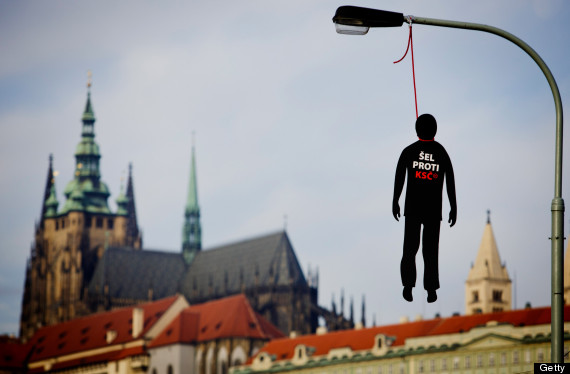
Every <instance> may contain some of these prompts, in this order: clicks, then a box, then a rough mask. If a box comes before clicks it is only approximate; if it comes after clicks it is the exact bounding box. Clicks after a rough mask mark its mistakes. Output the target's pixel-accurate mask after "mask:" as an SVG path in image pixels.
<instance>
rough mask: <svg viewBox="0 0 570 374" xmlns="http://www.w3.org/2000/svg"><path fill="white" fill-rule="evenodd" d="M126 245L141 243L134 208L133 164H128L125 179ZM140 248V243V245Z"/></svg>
mask: <svg viewBox="0 0 570 374" xmlns="http://www.w3.org/2000/svg"><path fill="white" fill-rule="evenodd" d="M126 197H127V199H128V203H127V217H128V221H127V243H129V245H134V243H137V242H139V241H141V240H142V239H141V238H140V232H139V226H138V224H137V209H136V206H135V188H134V184H133V164H132V163H129V177H128V179H127V196H126ZM140 246H142V242H141V243H140Z"/></svg>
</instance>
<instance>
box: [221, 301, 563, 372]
mask: <svg viewBox="0 0 570 374" xmlns="http://www.w3.org/2000/svg"><path fill="white" fill-rule="evenodd" d="M564 316H565V317H564V321H565V322H564V330H565V332H566V334H565V346H566V350H568V345H569V343H570V335H569V334H568V331H569V330H570V307H568V306H567V307H565V310H564ZM550 354H551V352H550V308H549V307H546V308H535V309H523V310H515V311H508V312H497V313H487V314H474V315H469V316H453V317H448V318H435V319H432V320H420V321H414V322H406V323H401V324H397V325H388V326H380V327H372V328H364V329H359V330H346V331H337V332H326V331H323V332H322V333H321V334H315V335H308V336H303V337H298V338H294V339H290V338H285V339H276V340H273V341H271V342H269V343H268V344H266V345H265V346H264V347H263V349H262V350H261V351H260V352H259V353H258V354H257V355H256V356H255V357H254V358H253V359H252V360H250V361H249V362H248V364H246V365H242V366H241V367H236V368H234V369H232V371H231V373H232V374H254V373H255V374H260V373H282V372H287V373H299V374H301V373H302V374H428V373H457V374H516V373H525V372H532V371H533V369H534V367H533V364H534V363H535V362H550ZM566 360H568V357H566Z"/></svg>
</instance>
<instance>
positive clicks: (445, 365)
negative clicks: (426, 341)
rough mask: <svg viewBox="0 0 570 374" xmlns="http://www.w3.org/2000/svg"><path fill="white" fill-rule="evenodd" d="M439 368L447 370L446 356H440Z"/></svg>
mask: <svg viewBox="0 0 570 374" xmlns="http://www.w3.org/2000/svg"><path fill="white" fill-rule="evenodd" d="M441 370H442V371H446V370H447V358H442V359H441Z"/></svg>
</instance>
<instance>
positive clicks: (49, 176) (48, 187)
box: [40, 154, 57, 221]
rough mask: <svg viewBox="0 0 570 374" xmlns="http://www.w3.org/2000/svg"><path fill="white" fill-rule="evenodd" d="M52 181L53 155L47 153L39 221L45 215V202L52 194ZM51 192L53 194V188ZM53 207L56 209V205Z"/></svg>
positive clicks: (53, 181)
mask: <svg viewBox="0 0 570 374" xmlns="http://www.w3.org/2000/svg"><path fill="white" fill-rule="evenodd" d="M54 183H55V180H54V175H53V155H52V154H50V155H49V168H48V173H47V180H46V188H45V190H44V198H43V201H42V213H41V215H40V221H41V220H43V218H44V217H45V215H46V211H47V209H48V207H47V205H46V204H47V201H48V200H49V199H50V197H51V195H52V187H53V185H54ZM53 194H55V189H53ZM56 202H57V199H56ZM55 209H56V210H57V205H56V208H55Z"/></svg>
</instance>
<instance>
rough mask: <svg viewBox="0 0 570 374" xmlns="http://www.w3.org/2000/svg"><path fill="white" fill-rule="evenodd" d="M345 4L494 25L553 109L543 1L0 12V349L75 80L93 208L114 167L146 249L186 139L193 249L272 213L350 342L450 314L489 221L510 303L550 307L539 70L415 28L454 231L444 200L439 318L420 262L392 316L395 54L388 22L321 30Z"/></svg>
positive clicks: (283, 1)
mask: <svg viewBox="0 0 570 374" xmlns="http://www.w3.org/2000/svg"><path fill="white" fill-rule="evenodd" d="M346 4H351V5H360V6H366V7H373V8H379V9H386V10H392V11H399V12H402V13H404V14H412V15H415V16H422V17H430V18H442V19H451V20H459V21H468V22H476V23H483V24H489V25H493V26H496V27H499V28H502V29H504V30H507V31H509V32H511V33H513V34H514V35H516V36H518V37H520V38H521V39H523V40H524V41H526V42H527V43H528V44H529V45H530V46H531V47H533V48H534V49H535V50H536V51H537V52H538V53H539V54H540V55H541V57H542V58H543V59H544V61H545V62H546V63H547V64H548V66H549V67H550V69H551V71H552V73H553V74H554V77H555V78H556V80H557V83H558V86H559V89H560V93H561V95H562V99H563V103H564V104H566V107H568V105H567V104H568V103H569V102H568V97H569V96H570V68H569V61H570V58H569V57H570V56H569V55H570V50H569V49H568V40H570V28H569V27H568V26H567V19H568V17H570V5H569V4H568V3H566V2H564V1H562V0H548V1H538V0H536V1H530V0H523V1H521V0H511V1H501V2H497V1H494V0H482V1H477V2H473V1H430V2H426V1H420V0H417V1H408V0H405V1H399V2H389V1H381V0H377V1H368V0H359V1H357V2H353V3H345V2H344V1H342V2H341V1H337V0H333V1H331V0H311V1H306V0H272V1H266V0H264V1H261V0H257V1H255V0H242V1H228V0H226V1H218V0H213V1H192V0H188V1H161V2H156V1H146V0H137V1H134V0H125V1H120V2H116V1H107V0H103V1H91V2H87V1H83V2H77V1H58V0H51V1H49V2H31V1H0V51H1V54H2V57H1V58H0V175H1V177H0V186H1V189H0V190H1V191H2V193H1V194H0V209H1V211H2V214H1V217H2V218H1V220H2V224H1V225H0V257H1V261H0V333H14V334H17V333H18V322H19V317H20V308H21V300H22V292H23V284H24V275H25V264H26V259H27V258H29V256H30V247H31V245H32V244H33V235H34V224H35V222H37V221H38V220H39V215H40V210H41V204H42V195H43V191H44V188H45V181H46V174H47V170H48V157H49V154H50V153H52V154H53V156H54V168H55V169H56V170H57V171H58V172H59V175H58V176H57V178H56V190H57V193H58V199H59V202H60V207H61V206H62V205H63V203H64V197H63V190H64V188H65V186H66V185H67V183H68V182H69V181H70V180H71V179H72V174H73V170H74V165H75V159H74V151H75V147H76V145H77V144H78V143H79V140H80V134H81V114H82V112H83V109H84V106H85V101H86V93H87V90H86V81H87V71H88V70H91V71H92V73H93V86H92V94H91V97H92V103H93V108H94V111H95V116H96V118H97V122H96V123H95V133H96V138H95V140H96V142H97V143H98V144H99V146H100V150H101V153H102V159H101V164H100V170H101V173H102V180H103V181H104V182H106V183H107V185H108V186H109V188H110V190H111V197H110V199H109V205H110V207H111V209H112V210H113V211H115V210H116V203H115V199H116V198H117V195H118V193H119V191H120V186H121V178H122V177H124V176H125V173H126V171H127V168H128V164H129V163H130V162H132V163H133V177H134V187H135V197H136V206H137V213H138V222H139V225H140V227H141V229H142V230H143V240H144V247H145V248H146V249H154V250H164V251H171V252H176V251H179V250H180V248H181V232H182V223H183V213H184V206H185V202H186V195H187V188H188V180H189V168H190V155H191V145H192V132H195V134H196V140H195V144H196V160H197V177H198V194H199V203H200V207H201V214H202V230H203V244H204V247H205V248H206V249H207V248H208V247H213V246H217V245H219V244H226V243H230V242H233V241H238V240H242V239H246V238H251V237H256V236H260V235H264V234H267V233H271V232H275V231H277V230H282V229H283V228H284V225H285V219H284V216H285V215H286V216H287V219H286V228H287V232H288V234H289V237H290V239H291V242H292V244H293V247H294V248H295V251H296V253H297V256H298V259H299V261H300V263H301V265H302V267H303V269H304V270H305V273H306V272H307V269H308V267H309V266H310V267H311V268H313V269H315V268H317V267H318V269H319V274H320V284H319V303H320V304H321V305H323V306H326V307H330V305H331V299H332V297H333V295H334V298H335V300H336V303H337V307H338V306H339V303H340V301H339V298H340V294H341V290H344V295H345V313H348V306H349V303H350V300H351V298H353V299H354V304H355V308H354V309H355V317H356V318H357V319H360V305H361V302H362V297H363V295H365V297H366V320H367V324H368V325H370V324H371V323H372V320H373V318H375V320H376V323H377V324H387V323H394V322H398V320H399V318H400V317H401V316H404V315H405V316H408V317H409V318H415V317H416V315H418V314H421V315H423V317H424V318H433V317H434V315H435V314H436V313H440V314H441V315H442V316H449V315H451V314H452V313H454V312H460V313H461V314H463V313H464V312H465V310H464V288H465V279H466V277H467V274H468V271H469V268H470V266H471V263H472V262H473V261H474V260H475V257H476V254H477V250H478V248H479V244H480V240H481V237H482V234H483V229H484V226H485V222H486V211H487V209H490V210H491V221H492V225H493V230H494V233H495V237H496V240H497V244H498V248H499V252H500V255H501V260H502V261H503V262H506V266H507V269H508V272H509V275H510V277H511V278H512V279H513V284H514V286H513V292H514V293H515V295H514V297H513V298H514V305H513V306H514V307H517V308H521V307H523V306H524V304H525V303H526V302H527V301H529V302H531V303H532V305H533V306H546V305H549V304H550V242H549V240H548V237H549V236H550V203H551V200H552V198H553V196H554V148H553V145H554V135H555V131H554V129H555V108H554V104H553V98H552V94H551V91H550V88H549V86H548V84H547V82H546V79H545V78H544V75H543V74H542V72H541V71H540V69H539V68H538V67H537V65H536V64H535V63H534V62H533V61H532V59H531V58H530V57H529V56H528V55H526V54H525V53H524V52H523V51H522V50H521V49H519V48H518V47H516V46H515V45H514V44H512V43H510V42H508V41H506V40H504V39H501V38H499V37H497V36H495V35H491V34H485V33H481V32H475V31H466V30H456V29H445V28H437V27H432V26H422V25H415V26H414V27H413V36H414V38H413V40H414V58H415V73H416V84H417V96H418V106H419V111H420V113H426V112H427V113H432V114H433V115H434V116H435V117H436V118H437V120H438V126H439V128H438V134H437V136H436V140H438V141H439V142H440V143H441V144H443V145H444V146H445V147H446V149H447V151H448V153H449V155H450V157H451V160H452V162H453V166H454V169H455V178H456V189H457V203H458V220H457V224H456V225H455V226H454V227H453V228H449V225H448V224H445V221H447V219H446V218H447V215H448V211H449V204H448V203H447V202H446V201H445V200H444V201H445V202H444V207H443V215H444V224H442V229H441V240H440V280H441V289H440V290H439V299H438V301H437V302H436V303H434V304H427V302H426V301H425V296H426V294H425V291H424V290H423V287H422V281H421V277H422V275H423V260H422V259H421V255H418V259H417V263H418V268H419V281H418V287H416V288H415V289H414V297H415V300H414V302H413V303H407V302H406V301H404V300H403V299H402V296H401V291H402V288H401V285H400V284H401V283H400V275H399V263H400V257H401V252H402V240H403V231H404V224H403V221H402V220H401V221H400V222H396V221H395V220H394V218H393V217H392V214H391V203H392V191H393V182H394V172H395V168H396V162H397V160H398V157H399V155H400V152H401V150H402V149H403V148H404V147H405V146H407V145H408V144H410V143H412V142H414V141H415V140H416V136H415V131H414V122H415V108H414V96H413V82H412V66H411V59H410V57H411V56H410V55H409V54H408V56H407V57H406V59H404V60H403V61H402V62H401V63H399V64H393V63H392V62H393V61H395V60H397V59H399V58H400V57H402V55H403V53H404V51H405V49H406V43H407V39H408V27H407V26H405V27H401V28H392V29H376V30H371V31H370V32H369V34H368V35H366V36H360V37H358V36H346V35H339V34H337V33H336V32H335V28H334V25H333V23H332V21H331V18H332V16H333V15H334V13H335V10H336V8H337V7H338V6H340V5H346ZM565 140H568V137H567V136H566V137H565ZM566 154H568V152H566ZM565 162H566V163H565V165H568V157H566V156H565ZM566 170H568V169H566ZM567 182H568V173H566V175H565V176H564V190H563V191H564V196H563V197H566V195H565V191H568V187H567ZM401 205H402V206H403V197H402V200H401ZM565 226H567V227H566V228H565V234H566V235H568V234H567V233H568V231H569V230H568V226H569V225H568V219H567V218H565ZM565 246H566V245H565Z"/></svg>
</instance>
